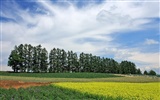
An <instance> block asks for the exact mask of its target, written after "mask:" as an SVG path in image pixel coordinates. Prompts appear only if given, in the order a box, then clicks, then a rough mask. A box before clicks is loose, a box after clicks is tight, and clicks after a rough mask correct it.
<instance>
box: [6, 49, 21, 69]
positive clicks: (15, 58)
mask: <svg viewBox="0 0 160 100" xmlns="http://www.w3.org/2000/svg"><path fill="white" fill-rule="evenodd" d="M8 59H9V60H8V66H11V67H12V69H13V71H14V72H18V70H19V69H20V66H19V63H20V62H21V59H20V56H19V54H18V52H17V46H15V50H12V51H11V54H10V56H9V58H8Z"/></svg>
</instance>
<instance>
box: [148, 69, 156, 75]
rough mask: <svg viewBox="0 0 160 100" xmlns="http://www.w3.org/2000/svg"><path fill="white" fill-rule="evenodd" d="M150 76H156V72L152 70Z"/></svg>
mask: <svg viewBox="0 0 160 100" xmlns="http://www.w3.org/2000/svg"><path fill="white" fill-rule="evenodd" d="M148 74H149V75H156V72H155V71H153V70H150V71H149V73H148Z"/></svg>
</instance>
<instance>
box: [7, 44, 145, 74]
mask: <svg viewBox="0 0 160 100" xmlns="http://www.w3.org/2000/svg"><path fill="white" fill-rule="evenodd" d="M8 59H9V60H8V66H11V67H12V69H13V71H14V72H54V73H60V72H96V73H116V74H142V72H141V70H140V69H137V68H136V65H135V64H134V63H133V62H130V61H122V62H121V63H118V62H117V61H115V60H114V59H112V58H104V57H99V56H95V55H92V54H88V53H83V52H82V53H80V54H79V56H78V55H77V53H75V52H73V51H67V52H66V51H65V50H64V49H59V48H53V49H52V50H51V51H50V52H49V53H48V51H47V50H46V49H45V48H42V46H41V45H38V46H32V45H31V44H20V45H19V46H15V47H14V50H12V51H11V54H10V55H9V58H8Z"/></svg>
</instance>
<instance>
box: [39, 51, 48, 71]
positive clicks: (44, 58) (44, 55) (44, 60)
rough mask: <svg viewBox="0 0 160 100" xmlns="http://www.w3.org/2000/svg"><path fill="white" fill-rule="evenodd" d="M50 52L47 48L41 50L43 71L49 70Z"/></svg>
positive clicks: (41, 67) (41, 68)
mask: <svg viewBox="0 0 160 100" xmlns="http://www.w3.org/2000/svg"><path fill="white" fill-rule="evenodd" d="M47 59H48V52H47V50H46V49H45V48H43V49H42V50H41V54H40V70H41V72H47V69H48V61H47Z"/></svg>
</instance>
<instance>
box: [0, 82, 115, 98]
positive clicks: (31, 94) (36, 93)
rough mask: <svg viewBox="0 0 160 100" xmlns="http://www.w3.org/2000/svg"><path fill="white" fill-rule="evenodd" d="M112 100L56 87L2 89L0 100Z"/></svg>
mask: <svg viewBox="0 0 160 100" xmlns="http://www.w3.org/2000/svg"><path fill="white" fill-rule="evenodd" d="M98 99H99V100H100V99H101V100H112V98H110V97H108V99H107V98H106V97H103V96H98V95H91V94H87V93H80V92H77V91H74V90H70V89H64V88H60V87H56V86H51V85H49V86H40V87H30V88H26V89H24V88H19V89H18V90H16V89H13V88H11V89H8V90H7V89H2V88H1V91H0V100H98Z"/></svg>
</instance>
